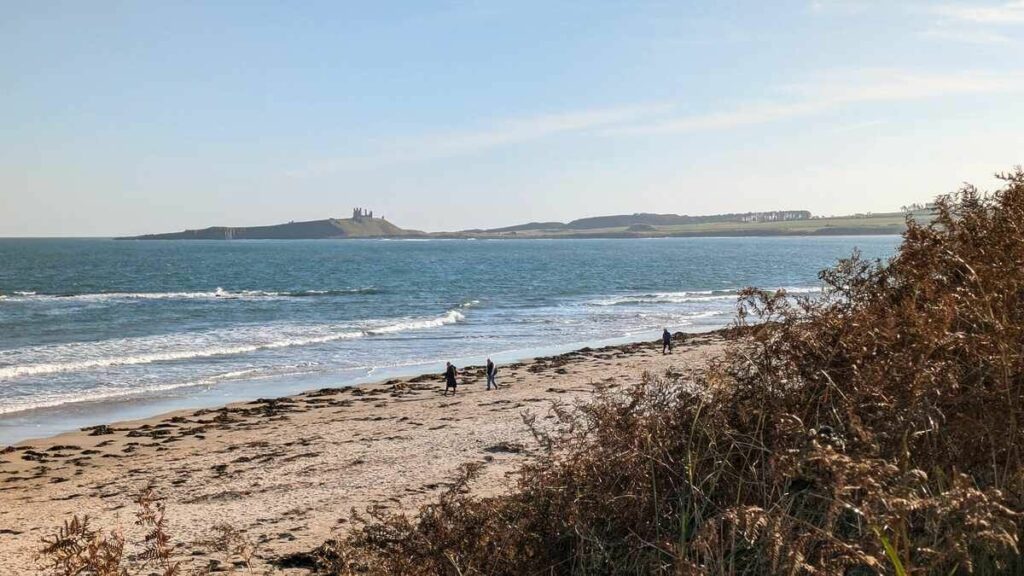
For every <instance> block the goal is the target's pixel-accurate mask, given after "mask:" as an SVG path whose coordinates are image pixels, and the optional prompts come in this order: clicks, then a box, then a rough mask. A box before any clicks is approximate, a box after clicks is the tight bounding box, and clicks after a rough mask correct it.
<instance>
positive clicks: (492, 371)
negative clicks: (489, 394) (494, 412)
mask: <svg viewBox="0 0 1024 576" xmlns="http://www.w3.org/2000/svg"><path fill="white" fill-rule="evenodd" d="M497 374H498V367H497V366H495V365H494V362H491V359H490V358H488V359H487V389H488V390H490V389H491V385H494V389H495V390H497V389H498V382H497V381H496V380H495V379H494V377H495V376H496V375H497Z"/></svg>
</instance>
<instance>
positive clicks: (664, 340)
mask: <svg viewBox="0 0 1024 576" xmlns="http://www.w3.org/2000/svg"><path fill="white" fill-rule="evenodd" d="M666 350H667V351H668V352H671V351H672V333H671V332H669V331H668V328H665V331H664V332H662V333H661V353H662V354H665V353H666Z"/></svg>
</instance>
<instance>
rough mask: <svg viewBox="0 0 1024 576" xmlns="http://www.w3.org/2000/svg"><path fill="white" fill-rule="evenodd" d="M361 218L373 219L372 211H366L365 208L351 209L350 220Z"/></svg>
mask: <svg viewBox="0 0 1024 576" xmlns="http://www.w3.org/2000/svg"><path fill="white" fill-rule="evenodd" d="M363 218H369V219H371V220H372V219H373V210H367V209H365V208H353V209H352V219H353V220H361V219H363Z"/></svg>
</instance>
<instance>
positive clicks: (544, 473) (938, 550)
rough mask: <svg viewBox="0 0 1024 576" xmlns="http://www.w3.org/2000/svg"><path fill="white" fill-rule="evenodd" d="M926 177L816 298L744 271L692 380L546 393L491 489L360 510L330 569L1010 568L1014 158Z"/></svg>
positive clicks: (1017, 279)
mask: <svg viewBox="0 0 1024 576" xmlns="http://www.w3.org/2000/svg"><path fill="white" fill-rule="evenodd" d="M1003 178H1004V180H1005V182H1006V186H1005V187H1004V188H1003V189H1002V190H1000V191H997V192H995V193H993V194H991V195H988V196H984V195H981V194H979V193H978V192H977V191H976V190H975V189H974V188H972V187H965V188H964V189H962V190H961V191H959V192H958V193H956V194H953V195H949V196H945V197H940V198H939V199H938V202H937V205H936V212H937V214H936V218H935V220H934V221H933V222H931V223H930V224H928V225H919V224H916V223H915V222H913V221H912V220H908V230H907V232H906V234H905V236H904V242H903V245H902V246H901V248H900V250H899V252H898V254H897V255H896V256H895V257H894V258H893V259H892V260H891V261H889V262H887V263H881V262H866V261H864V260H862V259H861V258H860V257H859V256H858V255H856V254H855V255H854V256H853V257H852V258H850V259H848V260H844V261H841V262H840V263H839V264H838V265H837V266H836V267H834V268H832V269H830V270H826V271H824V272H822V273H821V279H822V281H823V283H824V284H825V286H826V292H825V294H824V296H823V297H822V298H819V299H815V300H810V299H806V298H794V297H790V296H788V295H786V294H785V293H782V292H775V293H770V292H765V291H761V290H756V289H748V290H746V291H745V292H744V294H743V295H742V298H741V300H740V303H739V317H738V324H739V325H740V326H746V327H747V329H745V330H743V331H742V334H743V336H742V337H741V338H738V339H737V340H736V341H735V342H734V343H733V344H732V345H731V347H730V350H729V352H728V354H727V355H726V357H725V358H724V359H723V360H722V361H721V362H720V363H718V364H717V365H716V366H714V367H713V369H712V370H710V371H709V372H708V373H707V375H706V376H704V377H702V379H701V380H700V382H698V383H697V385H696V386H694V385H693V383H688V382H685V381H683V380H681V379H679V378H678V376H677V375H667V376H666V377H655V376H652V375H644V377H643V378H642V379H641V381H640V382H639V383H637V384H635V385H634V386H632V387H631V388H630V389H629V390H628V391H627V392H625V393H610V392H608V393H601V394H599V396H598V398H597V399H596V401H594V402H593V403H590V404H587V405H583V406H579V407H577V408H576V409H575V410H564V409H559V410H557V411H556V413H557V415H558V422H559V425H558V427H557V429H556V430H555V431H553V432H550V433H548V432H544V431H540V430H537V431H536V434H537V436H538V438H539V439H540V440H541V445H542V446H549V447H550V448H549V449H547V450H546V451H545V453H544V454H543V455H542V456H541V457H540V458H538V459H537V460H536V461H534V462H532V463H530V464H528V465H526V466H524V467H523V469H522V470H521V471H520V475H519V481H518V484H517V486H516V489H515V490H514V491H513V492H512V493H511V494H509V495H507V496H501V497H496V498H485V499H480V498H474V497H471V496H469V495H467V493H466V490H465V487H466V483H467V482H469V481H470V479H471V478H472V476H473V473H474V470H473V469H466V470H464V471H463V474H462V476H461V477H460V479H459V481H458V482H456V484H455V486H454V487H453V489H452V490H450V491H448V492H447V493H446V494H445V495H443V496H442V497H441V498H440V499H439V500H438V502H436V503H435V504H432V505H430V506H426V507H424V508H423V509H421V510H420V511H419V513H418V514H417V515H416V516H415V517H408V516H405V515H401V514H391V513H387V512H384V511H380V510H373V511H370V516H369V517H368V518H362V519H361V524H360V525H359V526H360V527H359V528H358V529H357V530H355V531H354V532H352V533H351V534H349V535H348V536H346V537H345V538H344V539H343V540H340V541H332V542H328V543H326V544H324V545H323V546H321V547H320V548H318V549H317V550H316V551H314V553H313V554H311V556H310V559H311V560H310V561H311V563H312V564H314V565H315V566H316V567H317V568H318V569H319V570H320V571H321V572H324V573H333V574H350V573H371V574H453V575H454V574H457V575H470V574H508V575H513V574H516V575H518V574H548V575H551V574H626V573H628V574H739V573H746V574H762V573H787V574H799V573H807V574H810V573H830V574H834V573H847V574H873V573H878V572H896V573H918V574H928V573H941V574H950V573H956V572H962V573H971V572H973V573H981V574H988V573H996V572H1004V571H1005V572H1016V573H1021V572H1024V564H1022V563H1021V561H1020V559H1019V554H1018V542H1019V539H1020V536H1021V512H1022V511H1024V504H1022V498H1024V466H1022V461H1021V453H1020V451H1021V446H1022V445H1024V428H1022V426H1024V423H1022V422H1021V419H1022V417H1024V412H1022V407H1024V405H1022V404H1024V389H1022V387H1024V373H1022V368H1024V353H1022V351H1024V172H1022V171H1021V170H1020V169H1017V171H1015V172H1014V173H1012V174H1008V175H1005V176H1004V177H1003Z"/></svg>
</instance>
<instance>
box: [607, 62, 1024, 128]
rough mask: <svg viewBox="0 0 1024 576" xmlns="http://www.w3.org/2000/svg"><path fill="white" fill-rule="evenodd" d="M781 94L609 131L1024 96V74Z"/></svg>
mask: <svg viewBox="0 0 1024 576" xmlns="http://www.w3.org/2000/svg"><path fill="white" fill-rule="evenodd" d="M780 92H781V93H783V94H786V95H787V96H788V98H785V99H782V100H780V101H777V102H762V103H754V104H746V105H741V106H737V107H735V108H733V109H732V110H726V111H718V112H710V113H707V114H700V115H693V116H686V117H681V118H672V119H668V120H662V121H658V122H650V123H647V124H639V125H634V126H629V127H625V128H618V127H614V128H610V129H609V130H608V131H609V132H613V133H620V134H677V133H686V132H694V131H702V130H721V129H731V128H737V127H742V126H753V125H758V124H766V123H769V122H777V121H781V120H788V119H794V118H801V117H808V116H815V115H820V114H824V113H827V112H833V111H836V110H839V109H842V108H844V107H847V106H853V105H856V104H863V103H879V102H906V101H913V100H924V99H933V98H941V97H949V96H957V95H967V94H999V93H1016V92H1024V76H1021V75H1007V74H1000V75H996V74H988V73H977V72H971V73H958V74H920V73H908V72H900V71H892V70H868V71H860V72H855V73H845V74H835V73H831V74H826V75H823V76H821V77H820V78H818V79H817V80H816V81H814V82H810V83H804V84H794V85H790V86H785V87H783V88H782V89H781V90H780Z"/></svg>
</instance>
